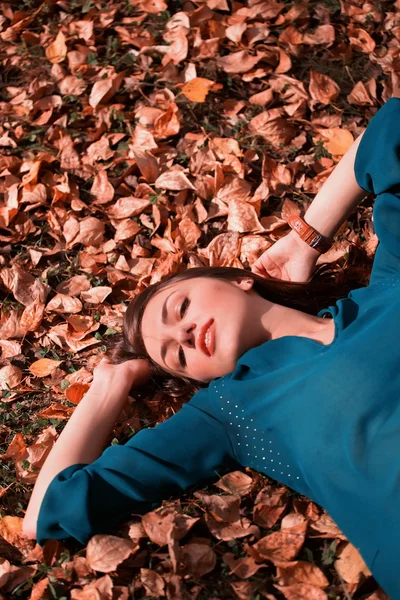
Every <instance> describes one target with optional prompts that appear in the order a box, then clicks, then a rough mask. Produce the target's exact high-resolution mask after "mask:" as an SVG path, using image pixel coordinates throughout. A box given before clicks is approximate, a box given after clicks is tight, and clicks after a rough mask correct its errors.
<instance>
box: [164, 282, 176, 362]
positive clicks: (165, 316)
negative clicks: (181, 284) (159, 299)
mask: <svg viewBox="0 0 400 600" xmlns="http://www.w3.org/2000/svg"><path fill="white" fill-rule="evenodd" d="M175 291H176V290H175ZM175 291H174V292H171V293H170V295H169V296H168V297H167V298H166V299H165V300H164V304H163V307H162V310H161V321H162V322H163V323H164V325H166V324H167V317H168V313H167V302H168V300H169V298H171V296H172V294H174V293H175ZM166 354H167V343H166V342H164V343H163V344H162V346H161V360H162V361H163V363H164V365H165V366H166V367H167V368H168V369H169V368H170V367H168V365H167V363H166V362H165V355H166Z"/></svg>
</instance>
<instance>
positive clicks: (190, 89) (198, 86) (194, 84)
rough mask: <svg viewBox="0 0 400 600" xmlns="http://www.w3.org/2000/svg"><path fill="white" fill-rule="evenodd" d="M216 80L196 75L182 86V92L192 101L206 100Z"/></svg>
mask: <svg viewBox="0 0 400 600" xmlns="http://www.w3.org/2000/svg"><path fill="white" fill-rule="evenodd" d="M213 85H214V82H213V81H211V80H210V79H204V77H195V78H194V79H191V80H190V81H188V82H187V83H186V84H185V85H184V86H183V88H182V93H183V94H184V95H185V96H186V98H189V100H192V102H204V100H205V99H206V96H207V94H208V92H209V91H210V89H211V88H212V87H213Z"/></svg>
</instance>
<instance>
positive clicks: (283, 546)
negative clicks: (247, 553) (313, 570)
mask: <svg viewBox="0 0 400 600" xmlns="http://www.w3.org/2000/svg"><path fill="white" fill-rule="evenodd" d="M299 516H301V515H299ZM285 518H287V517H285ZM282 524H283V522H282ZM306 531H307V521H306V520H305V519H304V518H303V521H302V522H300V523H299V524H297V525H294V526H293V527H285V528H283V529H282V530H281V531H276V532H275V533H271V534H270V535H267V536H265V537H263V538H261V540H259V541H258V542H257V543H256V544H254V545H253V546H252V550H253V551H254V550H255V551H256V553H257V555H258V556H260V557H261V558H266V559H268V560H270V561H271V562H275V561H282V560H284V561H288V560H293V559H294V558H295V557H296V555H297V554H298V552H299V551H300V549H301V547H302V545H303V543H304V540H305V537H306Z"/></svg>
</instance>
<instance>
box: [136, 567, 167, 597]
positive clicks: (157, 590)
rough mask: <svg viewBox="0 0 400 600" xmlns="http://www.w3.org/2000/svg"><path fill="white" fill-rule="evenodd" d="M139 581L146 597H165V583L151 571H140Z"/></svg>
mask: <svg viewBox="0 0 400 600" xmlns="http://www.w3.org/2000/svg"><path fill="white" fill-rule="evenodd" d="M140 581H141V583H142V585H143V586H144V588H145V590H146V594H147V595H148V596H155V597H156V598H160V597H162V596H165V582H164V580H163V578H162V577H161V575H159V574H158V573H156V571H152V570H151V569H143V568H142V569H140Z"/></svg>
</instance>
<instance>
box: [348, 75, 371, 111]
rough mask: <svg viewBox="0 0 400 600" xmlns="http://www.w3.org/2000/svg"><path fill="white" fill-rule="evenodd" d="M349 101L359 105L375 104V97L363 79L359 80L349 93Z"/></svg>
mask: <svg viewBox="0 0 400 600" xmlns="http://www.w3.org/2000/svg"><path fill="white" fill-rule="evenodd" d="M347 101H348V103H349V104H355V105H357V106H374V104H375V102H374V99H373V98H371V95H370V92H369V91H368V90H367V88H366V86H365V84H364V83H363V82H362V81H357V83H356V85H355V86H354V87H353V89H352V90H351V92H350V94H348V95H347Z"/></svg>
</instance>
